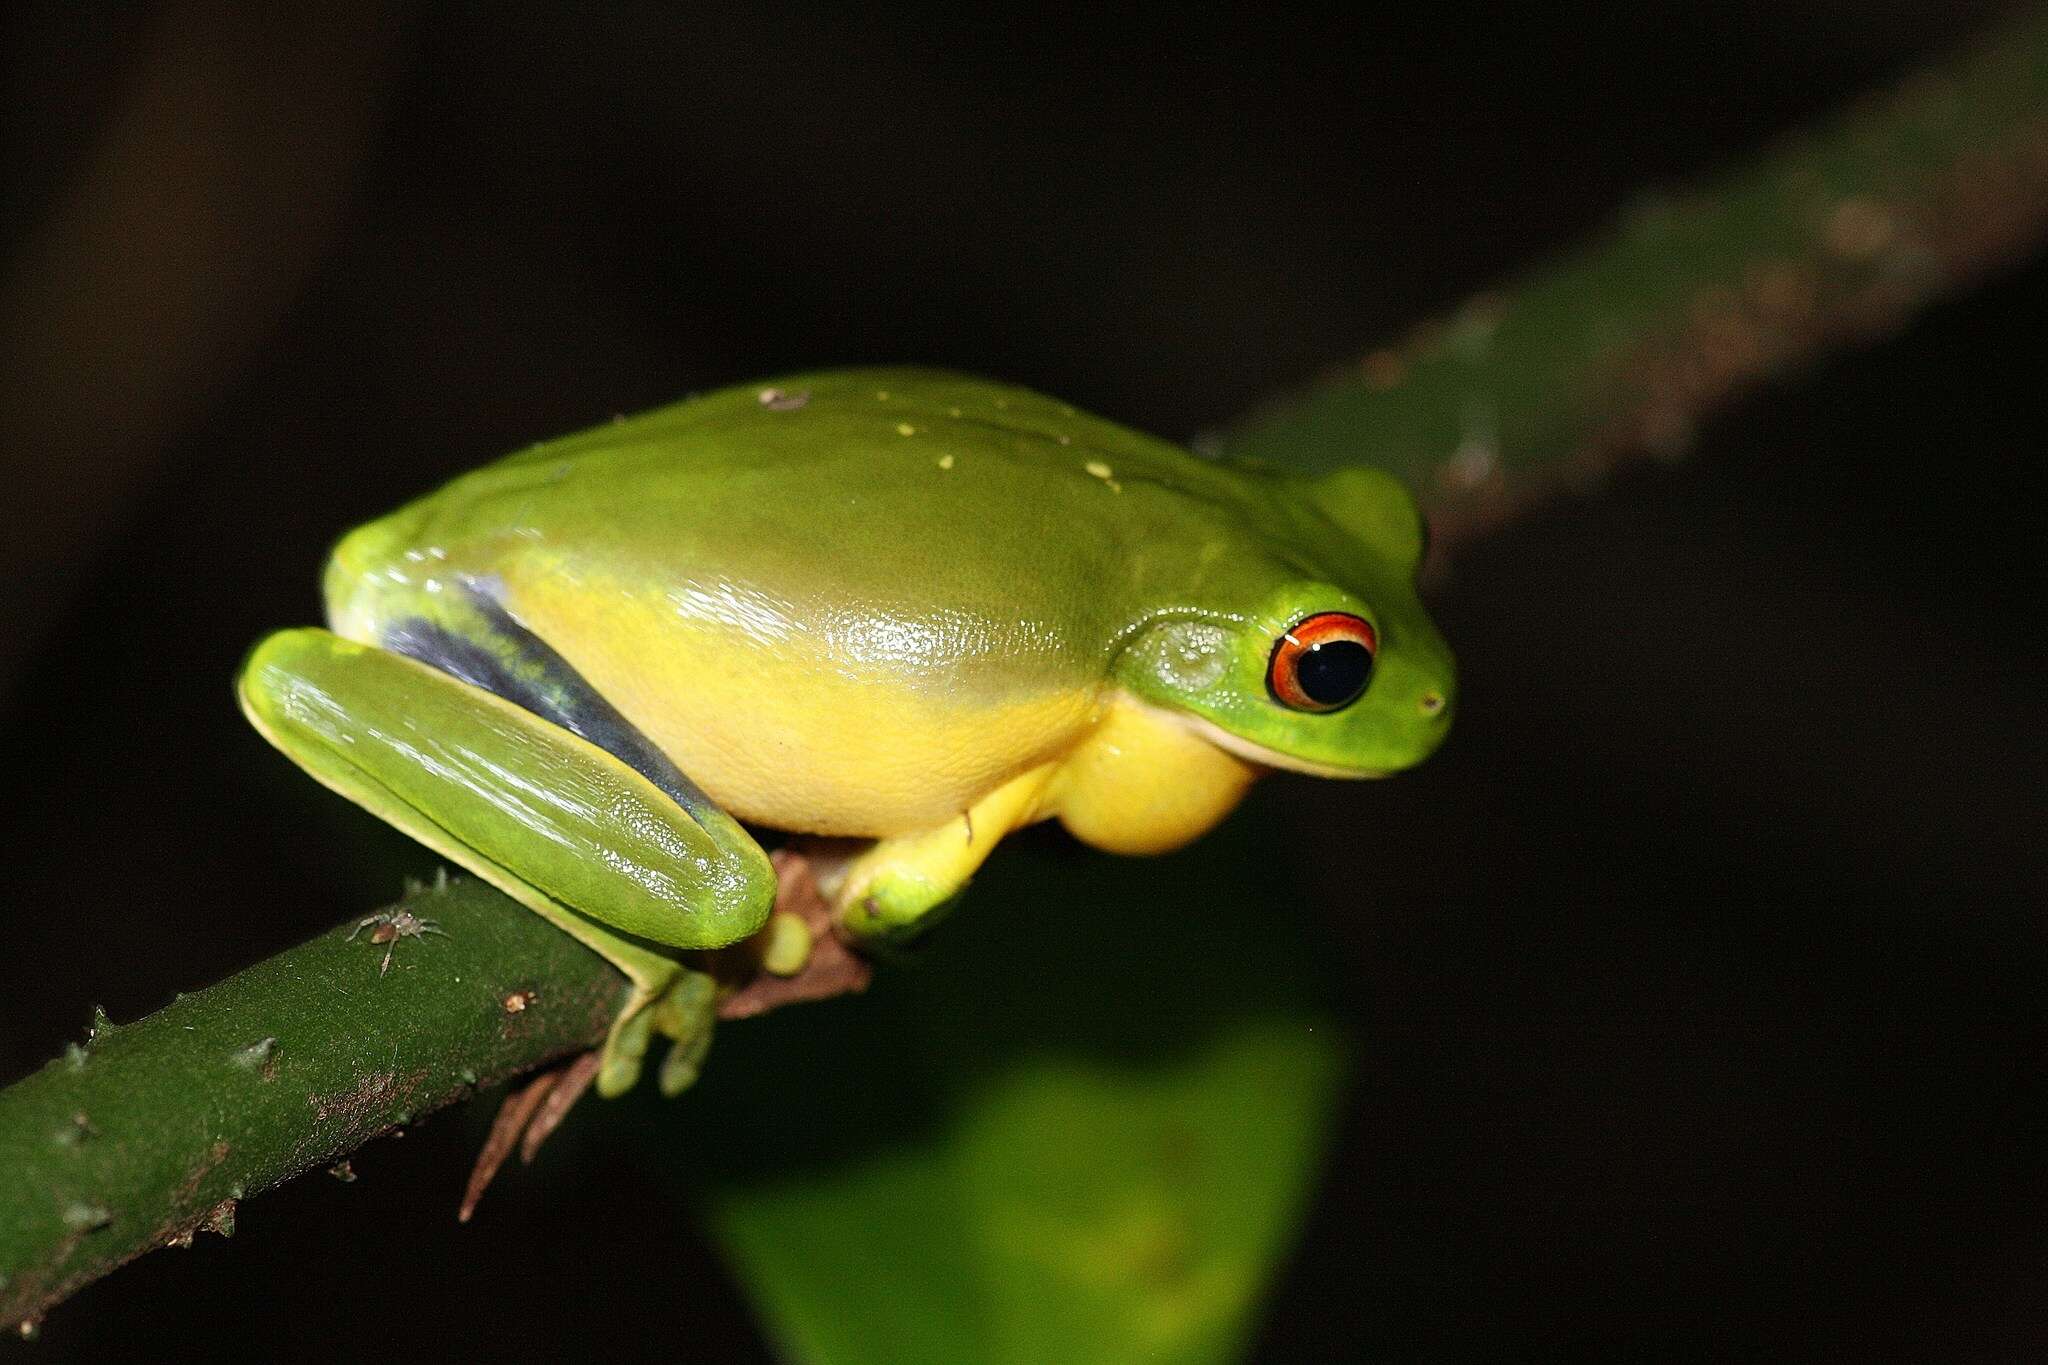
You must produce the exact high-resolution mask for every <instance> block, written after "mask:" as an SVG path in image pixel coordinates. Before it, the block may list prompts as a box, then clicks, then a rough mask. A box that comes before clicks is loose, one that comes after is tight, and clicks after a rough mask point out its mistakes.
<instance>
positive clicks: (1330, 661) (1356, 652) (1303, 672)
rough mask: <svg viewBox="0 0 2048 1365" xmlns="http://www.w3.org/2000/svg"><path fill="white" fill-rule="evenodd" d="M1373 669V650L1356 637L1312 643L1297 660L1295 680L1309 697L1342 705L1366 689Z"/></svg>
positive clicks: (1321, 703)
mask: <svg viewBox="0 0 2048 1365" xmlns="http://www.w3.org/2000/svg"><path fill="white" fill-rule="evenodd" d="M1370 672H1372V651H1371V650H1369V649H1367V648H1366V647H1365V646H1364V645H1362V644H1360V643H1358V641H1356V640H1325V641H1324V642H1323V643H1322V644H1319V645H1310V646H1309V647H1308V648H1307V649H1305V650H1303V651H1302V652H1301V654H1300V655H1298V656H1297V657H1296V659H1295V661H1294V680H1295V683H1296V684H1297V685H1298V686H1299V687H1300V688H1301V690H1302V692H1303V693H1305V694H1306V695H1307V696H1308V697H1309V699H1310V700H1312V701H1315V702H1317V703H1318V704H1320V705H1323V706H1342V705H1343V704H1344V703H1345V702H1347V701H1350V700H1351V699H1352V698H1353V697H1355V696H1357V695H1358V694H1359V693H1360V692H1363V691H1364V690H1365V678H1366V675H1367V674H1368V673H1370Z"/></svg>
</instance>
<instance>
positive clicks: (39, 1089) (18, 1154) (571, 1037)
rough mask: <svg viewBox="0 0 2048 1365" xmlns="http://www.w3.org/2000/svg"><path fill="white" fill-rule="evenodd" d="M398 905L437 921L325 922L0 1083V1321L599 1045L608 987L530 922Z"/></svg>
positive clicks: (29, 1322) (444, 897)
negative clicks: (449, 1109) (323, 928)
mask: <svg viewBox="0 0 2048 1365" xmlns="http://www.w3.org/2000/svg"><path fill="white" fill-rule="evenodd" d="M403 905H404V907H405V909H407V910H409V911H411V912H412V913H413V914H414V915H416V916H419V917H422V918H423V919H427V920H430V921H432V922H434V923H435V924H436V925H437V927H438V928H439V929H440V930H441V931H442V932H441V933H439V934H431V933H430V934H423V935H419V936H415V937H406V938H399V939H396V940H394V941H388V942H374V941H372V940H373V935H372V933H371V932H368V931H366V932H363V933H359V934H356V936H355V937H354V938H350V936H349V935H350V933H351V931H352V930H355V929H356V928H357V926H356V925H355V924H347V925H342V926H340V927H338V928H336V929H334V930H333V931H331V932H329V933H327V934H324V935H322V936H321V937H319V938H316V939H314V940H312V941H311V942H310V943H306V944H302V945H301V946H299V947H297V948H293V949H291V950H289V951H287V952H284V953H280V954H278V955H277V956H276V957H273V958H271V959H270V960H269V961H267V962H262V963H259V964H257V965H256V966H254V967H251V968H249V969H248V970H246V971H243V972H239V973H237V974H236V975H234V976H232V977H230V978H228V979H227V980H226V981H224V982H222V983H221V984H220V985H218V986H215V987H213V988H212V989H210V990H204V991H200V992H199V993H198V994H196V995H187V996H181V997H179V998H178V1000H177V1001H176V1002H175V1003H173V1004H172V1005H170V1006H169V1007H168V1008H165V1009H162V1010H159V1011H157V1012H156V1013H155V1014H152V1015H150V1016H149V1017H148V1018H146V1019H142V1020H139V1021H138V1022H136V1023H133V1024H127V1025H115V1024H113V1023H110V1022H109V1021H107V1019H106V1018H105V1016H104V1015H102V1016H100V1018H99V1019H98V1021H97V1023H96V1025H95V1027H94V1028H93V1030H92V1033H91V1036H90V1037H89V1038H88V1039H87V1041H86V1042H85V1043H83V1044H82V1045H81V1044H73V1045H72V1046H71V1047H70V1048H68V1049H67V1050H66V1051H65V1054H64V1055H63V1056H62V1057H59V1058H58V1059H57V1060H55V1061H53V1062H51V1063H49V1064H48V1065H47V1066H45V1067H44V1068H43V1069H42V1070H41V1071H39V1072H37V1073H35V1074H34V1075H32V1076H30V1077H28V1078H27V1079H25V1080H22V1081H20V1082H18V1083H17V1084H15V1085H12V1086H10V1087H8V1088H7V1089H6V1090H0V1172H4V1173H5V1174H4V1176H0V1324H7V1325H13V1324H20V1325H21V1326H22V1327H23V1329H24V1332H27V1331H30V1330H32V1329H33V1325H34V1324H35V1322H36V1321H37V1320H38V1319H40V1318H41V1317H42V1315H43V1314H44V1313H46V1312H47V1311H48V1310H49V1309H50V1308H51V1306H53V1305H54V1304H56V1303H58V1302H61V1301H62V1300H63V1299H64V1298H65V1297H66V1296H67V1295H69V1294H71V1293H73V1292H75V1291H76V1290H78V1289H79V1288H80V1287H81V1286H83V1285H86V1284H88V1283H90V1282H91V1281H93V1280H96V1279H98V1278H99V1277H100V1276H102V1275H104V1274H106V1273H107V1272H108V1271H110V1270H112V1269H114V1268H115V1267H116V1266H118V1265H121V1264H122V1263H123V1262H126V1261H129V1260H132V1259H133V1258H135V1257H137V1256H139V1255H141V1254H142V1253H144V1252H146V1251H153V1250H155V1249H156V1248H158V1247H172V1246H189V1245H190V1244H191V1241H192V1238H193V1236H194V1234H195V1233H198V1232H202V1231H205V1232H217V1233H221V1234H223V1235H225V1234H228V1233H232V1232H233V1230H234V1217H235V1205H236V1204H237V1203H238V1202H239V1201H241V1200H243V1199H246V1198H248V1197H249V1196H251V1195H254V1194H257V1193H260V1192H261V1191H263V1190H267V1189H270V1188H272V1187H273V1186H276V1185H279V1184H282V1183H283V1182H284V1181H287V1180H289V1179H291V1178H292V1177H293V1176H297V1175H301V1174H304V1173H305V1172H307V1171H311V1170H316V1169H319V1168H322V1167H327V1166H330V1165H332V1164H333V1163H334V1162H336V1161H338V1160H340V1159H341V1158H342V1157H344V1156H346V1155H347V1154H348V1153H350V1152H352V1151H354V1150H355V1149H356V1148H358V1147H360V1146H362V1145H363V1144H364V1143H366V1142H368V1141H369V1140H370V1139H372V1138H374V1137H378V1136H380V1135H382V1134H384V1133H388V1132H391V1131H393V1130H394V1129H397V1128H401V1127H404V1126H405V1125H406V1124H408V1123H412V1122H414V1121H415V1120H417V1119H418V1118H420V1117H421V1116H423V1115H425V1114H427V1113H429V1112H431V1111H433V1110H435V1109H439V1108H441V1107H442V1106H444V1105H448V1104H453V1103H454V1102H455V1101H457V1100H460V1099H465V1098H467V1097H468V1096H469V1095H471V1094H472V1093H474V1092H475V1091H476V1090H478V1089H480V1088H482V1087H485V1086H489V1085H491V1084H493V1083H495V1082H497V1081H501V1080H503V1079H505V1078H506V1077H508V1076H512V1075H516V1074H517V1073H519V1072H522V1071H526V1070H530V1069H532V1068H533V1067H537V1066H540V1065H543V1064H544V1063H546V1062H549V1061H552V1060H554V1059H555V1058H557V1057H560V1056H562V1055H564V1054H566V1053H571V1052H577V1051H581V1050H583V1049H586V1048H589V1047H592V1046H595V1045H596V1044H597V1043H598V1042H599V1041H601V1040H602V1039H603V1038H604V1034H605V1029H606V1028H607V1027H608V1026H609V1025H610V1023H611V1018H612V1015H613V1014H615V1013H616V1012H617V1010H618V1008H619V1006H620V1004H621V1003H622V992H623V990H624V984H625V983H624V978H622V977H621V976H619V975H618V973H617V972H615V971H613V970H612V968H611V967H610V966H608V965H607V964H606V963H605V962H604V961H603V960H602V959H601V958H599V957H597V956H596V955H595V954H594V953H591V952H590V951H589V950H587V949H585V948H584V947H583V946H582V945H581V944H579V943H577V942H576V941H575V940H574V939H571V938H570V937H569V936H568V935H566V934H563V933H561V932H560V931H559V930H557V929H555V928H554V927H553V926H551V925H549V924H548V923H547V921H545V920H543V919H542V918H541V917H540V916H538V915H535V914H531V913H529V912H528V911H526V910H524V909H522V908H521V907H519V906H517V905H515V904H514V903H513V902H511V901H510V900H508V899H506V898H505V897H503V896H501V895H499V894H498V893H497V892H495V891H492V890H491V889H489V888H488V887H486V886H484V885H483V884H482V883H480V882H472V881H451V882H448V883H447V884H445V885H444V886H440V887H436V888H433V889H424V890H421V891H419V892H417V893H415V894H413V895H410V896H408V897H407V898H406V900H405V901H404V902H403ZM387 952H389V953H390V954H391V957H390V968H389V970H388V971H385V970H383V968H382V965H381V964H382V963H383V962H384V960H385V954H386V953H387Z"/></svg>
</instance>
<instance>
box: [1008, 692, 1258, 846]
mask: <svg viewBox="0 0 2048 1365" xmlns="http://www.w3.org/2000/svg"><path fill="white" fill-rule="evenodd" d="M1261 771H1262V770H1261V769H1260V768H1259V767H1257V766H1256V765H1254V764H1251V763H1247V762H1246V761H1245V760H1243V759H1241V758H1239V757H1237V756H1236V755H1235V754H1230V753H1226V752H1224V751H1223V750H1222V749H1219V748H1217V747H1216V746H1215V745H1214V744H1211V743H1210V742H1209V741H1208V740H1206V739H1203V738H1202V737H1201V736H1200V735H1198V734H1196V733H1195V732H1194V730H1193V729H1191V728H1190V727H1188V726H1186V725H1183V724H1181V723H1180V721H1179V720H1178V719H1177V718H1176V717H1175V716H1173V714H1172V713H1170V712H1166V711H1161V710H1159V709H1157V708H1155V707H1151V706H1147V705H1145V704H1144V703H1143V702H1140V701H1137V700H1136V699H1134V698H1131V697H1128V696H1122V695H1119V696H1118V697H1116V699H1115V700H1114V701H1113V702H1112V703H1111V705H1110V706H1109V708H1108V713H1107V714H1106V715H1105V716H1104V717H1103V719H1102V721H1101V723H1100V724H1098V725H1097V726H1096V727H1095V728H1094V730H1093V731H1091V732H1090V733H1089V734H1088V736H1087V737H1086V738H1085V739H1083V740H1082V741H1081V742H1080V743H1079V744H1077V745H1076V746H1075V747H1074V750H1073V752H1072V753H1070V754H1069V755H1068V756H1067V757H1066V758H1065V760H1063V761H1062V762H1061V763H1060V765H1059V767H1058V769H1057V770H1056V771H1055V772H1054V773H1053V775H1052V780H1051V781H1049V782H1048V783H1047V784H1046V786H1045V790H1044V792H1043V793H1042V794H1041V796H1040V799H1039V808H1038V811H1037V817H1038V818H1041V819H1042V818H1044V817H1046V816H1053V815H1057V816H1058V817H1059V819H1060V823H1062V824H1064V825H1065V826H1066V827H1067V828H1068V829H1069V830H1071V831H1072V832H1073V834H1074V837H1075V838H1077V839H1080V840H1081V841H1082V842H1083V843H1088V844H1093V845H1094V846H1095V847H1097V848H1100V849H1105V850H1107V851H1108V852H1111V853H1165V852H1167V851H1169V850H1171V849H1176V848H1179V847H1180V846H1181V845H1182V844H1185V843H1188V842H1189V841H1191V840H1193V839H1197V838H1199V837H1201V836H1202V835H1204V834H1206V833H1208V832H1209V830H1210V829H1211V828H1212V827H1214V825H1215V824H1216V822H1217V821H1218V820H1221V819H1222V818H1223V817H1224V816H1226V815H1228V814H1230V812H1231V810H1232V809H1233V808H1234V807H1235V806H1236V805H1237V803H1238V802H1239V801H1241V800H1243V799H1244V794H1245V791H1246V789H1248V788H1249V787H1250V786H1251V784H1252V779H1253V778H1255V777H1257V776H1258V775H1259V773H1260V772H1261Z"/></svg>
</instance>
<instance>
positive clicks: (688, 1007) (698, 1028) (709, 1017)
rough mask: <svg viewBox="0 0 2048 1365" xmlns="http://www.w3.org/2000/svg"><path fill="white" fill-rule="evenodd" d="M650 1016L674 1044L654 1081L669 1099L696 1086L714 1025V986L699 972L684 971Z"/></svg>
mask: <svg viewBox="0 0 2048 1365" xmlns="http://www.w3.org/2000/svg"><path fill="white" fill-rule="evenodd" d="M651 1012H652V1013H653V1014H654V1016H655V1020H656V1024H657V1026H658V1027H659V1028H660V1029H661V1031H662V1033H663V1034H664V1035H665V1036H667V1037H669V1038H671V1039H673V1040H674V1044H673V1046H671V1047H670V1048H669V1050H668V1056H666V1057H665V1058H663V1059H662V1063H661V1073H660V1075H659V1077H658V1078H657V1079H658V1081H659V1083H660V1086H661V1093H662V1094H663V1095H666V1096H668V1097H670V1098H671V1099H672V1098H674V1097H675V1096H677V1095H680V1094H682V1093H683V1092H684V1091H685V1090H688V1089H689V1088H690V1087H691V1085H693V1084H695V1083H696V1080H697V1073H698V1072H699V1071H700V1070H702V1069H703V1066H704V1057H705V1054H706V1053H708V1052H710V1050H711V1032H712V1029H713V1027H714V1026H715V1025H716V1024H717V1022H718V983H717V982H715V981H713V980H712V979H711V978H710V977H709V976H707V975H705V974H704V973H703V972H691V971H686V972H684V973H683V974H682V975H681V976H679V977H678V978H677V979H676V982H675V984H674V985H672V986H670V987H669V988H668V990H667V991H665V992H664V993H663V994H662V997H661V999H660V1000H659V1001H657V1002H656V1003H655V1006H654V1009H653V1010H652V1011H651Z"/></svg>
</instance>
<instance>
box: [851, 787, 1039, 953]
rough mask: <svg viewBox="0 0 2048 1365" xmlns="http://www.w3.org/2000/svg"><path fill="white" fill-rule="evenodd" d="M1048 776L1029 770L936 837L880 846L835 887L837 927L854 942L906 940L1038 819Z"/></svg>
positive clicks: (911, 838)
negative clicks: (1006, 841) (999, 848)
mask: <svg viewBox="0 0 2048 1365" xmlns="http://www.w3.org/2000/svg"><path fill="white" fill-rule="evenodd" d="M1052 773H1053V768H1052V766H1051V765H1047V766H1045V767H1040V768H1033V769H1032V770H1031V771H1029V772H1027V773H1025V774H1023V775H1022V776H1020V777H1015V778H1012V779H1011V780H1010V781H1008V782H1006V783H1004V784H1003V785H1002V786H1000V787H998V788H996V789H995V790H994V791H993V792H991V793H989V794H988V795H987V796H985V797H983V798H982V799H981V800H980V801H977V802H976V803H975V804H974V805H973V806H972V807H971V808H970V809H968V810H967V811H965V812H964V813H962V814H961V815H959V816H957V817H955V818H954V819H952V820H949V821H947V822H946V823H945V824H943V825H941V826H940V827H939V828H937V829H934V830H927V831H925V832H923V833H921V834H906V835H900V836H898V837H896V838H893V839H881V840H877V841H876V843H875V845H874V846H873V847H872V848H870V849H868V850H867V851H866V852H865V853H862V854H861V855H860V856H859V857H858V858H855V859H854V860H853V862H852V863H851V864H849V865H848V867H847V869H846V873H845V877H844V880H843V881H841V882H840V884H839V886H838V887H837V890H836V895H835V897H834V899H835V900H836V901H837V903H838V906H839V918H840V922H841V923H842V924H843V925H845V927H846V928H847V930H848V931H849V932H851V933H852V934H854V935H855V936H856V937H858V938H878V939H892V938H901V937H907V936H908V935H909V934H911V933H912V932H914V931H915V930H916V929H917V928H918V927H919V922H920V921H921V920H923V919H924V918H925V916H927V915H929V914H930V913H931V912H932V911H933V910H936V909H937V908H938V907H939V906H941V905H944V904H945V903H946V902H947V901H949V900H951V899H952V898H953V897H954V896H956V895H958V894H959V893H960V890H961V888H962V887H964V886H966V885H967V879H968V878H970V877H972V876H973V875H974V872H975V870H976V869H977V868H979V867H980V866H981V864H982V862H983V860H985V859H986V858H987V857H988V855H989V853H990V851H991V850H993V849H994V848H995V846H996V845H997V844H998V843H1000V842H1001V841H1002V838H1003V836H1004V835H1006V834H1008V833H1009V832H1010V831H1011V830H1013V829H1016V828H1017V827H1018V826H1020V825H1027V824H1030V823H1031V822H1032V821H1033V820H1036V819H1037V818H1038V817H1039V815H1040V814H1041V812H1040V810H1039V799H1040V797H1041V795H1042V794H1043V793H1044V791H1045V788H1046V784H1047V782H1048V781H1049V780H1050V778H1051V776H1052Z"/></svg>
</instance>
